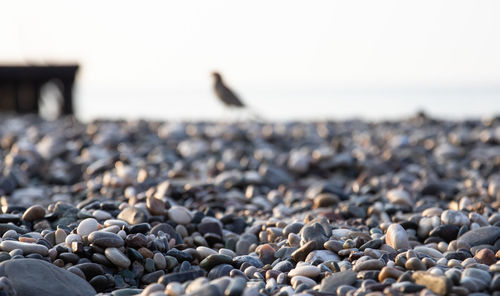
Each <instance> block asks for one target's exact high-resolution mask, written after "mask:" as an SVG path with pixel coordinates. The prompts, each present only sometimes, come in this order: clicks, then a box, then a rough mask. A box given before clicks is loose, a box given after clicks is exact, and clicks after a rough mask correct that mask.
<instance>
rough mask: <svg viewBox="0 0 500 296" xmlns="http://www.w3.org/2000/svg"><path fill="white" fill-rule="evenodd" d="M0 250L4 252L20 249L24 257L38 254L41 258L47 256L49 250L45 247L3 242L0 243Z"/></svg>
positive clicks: (8, 241)
mask: <svg viewBox="0 0 500 296" xmlns="http://www.w3.org/2000/svg"><path fill="white" fill-rule="evenodd" d="M0 248H1V249H2V250H3V251H6V252H10V251H12V250H16V249H20V250H22V251H23V254H25V255H26V254H33V253H36V254H40V255H42V256H48V255H49V249H48V248H47V247H46V246H44V245H40V244H33V243H25V242H18V241H12V240H5V241H3V242H1V243H0Z"/></svg>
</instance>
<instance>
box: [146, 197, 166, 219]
mask: <svg viewBox="0 0 500 296" xmlns="http://www.w3.org/2000/svg"><path fill="white" fill-rule="evenodd" d="M146 208H147V209H148V211H149V212H150V213H151V214H153V215H155V216H163V215H166V214H167V210H166V209H165V202H163V200H161V199H158V198H155V197H153V196H148V197H147V198H146Z"/></svg>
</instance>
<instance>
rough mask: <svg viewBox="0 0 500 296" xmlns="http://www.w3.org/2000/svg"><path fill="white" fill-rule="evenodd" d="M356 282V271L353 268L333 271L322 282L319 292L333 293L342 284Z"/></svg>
mask: <svg viewBox="0 0 500 296" xmlns="http://www.w3.org/2000/svg"><path fill="white" fill-rule="evenodd" d="M355 282H356V273H355V272H354V271H352V270H345V271H341V272H336V273H332V274H331V275H330V276H327V277H325V278H324V279H323V280H322V281H321V284H320V287H319V292H323V293H331V292H332V291H336V290H337V288H338V287H340V286H341V285H349V286H350V285H353V284H354V283H355Z"/></svg>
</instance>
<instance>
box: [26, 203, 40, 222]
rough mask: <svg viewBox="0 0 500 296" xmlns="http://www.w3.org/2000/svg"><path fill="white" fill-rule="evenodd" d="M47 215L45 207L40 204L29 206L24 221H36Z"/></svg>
mask: <svg viewBox="0 0 500 296" xmlns="http://www.w3.org/2000/svg"><path fill="white" fill-rule="evenodd" d="M43 217H45V209H44V208H43V207H42V206H40V205H33V206H31V207H29V208H28V209H27V210H26V211H25V212H24V214H23V216H22V218H21V219H22V220H23V221H30V222H32V221H36V220H40V219H42V218H43Z"/></svg>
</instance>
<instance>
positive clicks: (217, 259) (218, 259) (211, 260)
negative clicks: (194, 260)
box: [200, 254, 233, 270]
mask: <svg viewBox="0 0 500 296" xmlns="http://www.w3.org/2000/svg"><path fill="white" fill-rule="evenodd" d="M232 262H233V258H231V257H229V256H227V255H222V254H214V255H209V256H208V257H207V258H205V259H203V260H202V261H201V262H200V267H201V268H204V269H206V270H210V269H212V268H213V267H214V266H216V265H219V264H231V263H232Z"/></svg>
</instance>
